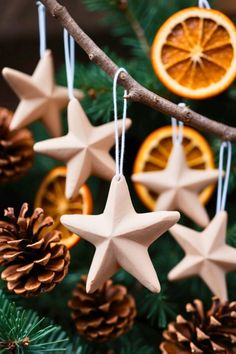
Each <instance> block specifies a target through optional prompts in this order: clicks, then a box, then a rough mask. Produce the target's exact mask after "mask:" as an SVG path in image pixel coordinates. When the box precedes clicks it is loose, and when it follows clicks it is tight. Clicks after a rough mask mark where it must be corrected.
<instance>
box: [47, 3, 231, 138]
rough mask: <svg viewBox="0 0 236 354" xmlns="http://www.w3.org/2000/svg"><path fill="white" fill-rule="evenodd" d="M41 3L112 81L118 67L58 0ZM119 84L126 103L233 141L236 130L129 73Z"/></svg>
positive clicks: (121, 76) (123, 74)
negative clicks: (125, 92) (174, 100)
mask: <svg viewBox="0 0 236 354" xmlns="http://www.w3.org/2000/svg"><path fill="white" fill-rule="evenodd" d="M41 2H42V3H43V4H44V5H45V6H46V8H47V9H48V11H49V12H50V13H51V15H52V16H53V17H55V18H56V19H57V20H58V21H59V22H60V23H61V25H62V26H63V27H64V28H66V29H67V31H68V32H69V33H70V34H71V36H73V38H74V39H75V41H76V42H77V43H78V45H79V46H80V47H81V48H82V49H83V50H84V51H85V52H86V53H87V55H88V57H89V59H90V60H91V61H92V62H94V63H95V64H96V65H98V66H99V67H100V68H101V69H102V70H104V71H105V72H106V73H107V74H108V75H109V76H111V77H112V78H113V77H114V75H115V73H116V71H117V70H118V66H117V65H116V64H115V63H114V62H113V61H112V60H111V59H110V58H109V57H108V56H107V55H106V54H105V53H104V52H103V51H102V50H101V49H100V48H99V47H98V46H97V45H96V44H95V43H94V41H93V40H92V39H91V38H90V37H89V36H88V35H87V34H86V33H85V32H84V31H83V30H82V29H81V28H80V27H79V25H78V24H77V23H76V22H75V21H74V20H73V18H72V16H71V15H70V14H69V12H68V11H67V9H66V8H65V7H64V6H62V5H60V4H59V3H58V1H57V0H41ZM118 82H119V84H120V85H122V86H123V87H125V88H126V89H127V90H128V96H127V98H128V99H129V100H131V101H134V102H139V103H142V104H145V105H147V106H149V107H151V108H153V109H155V110H157V111H159V112H162V113H164V114H167V115H168V116H172V117H175V118H176V119H178V120H180V121H183V122H184V123H185V124H187V125H190V126H192V127H194V128H196V129H199V130H202V131H205V132H207V133H212V134H214V135H216V136H218V137H219V138H220V139H222V140H229V141H233V142H236V128H234V127H230V126H228V125H226V124H223V123H219V122H217V121H214V120H212V119H209V118H207V117H205V116H203V115H201V114H199V113H196V112H194V111H193V110H191V109H189V108H188V107H179V106H178V105H176V104H174V103H172V102H171V101H168V100H167V99H165V98H163V97H161V96H158V95H157V94H155V93H153V92H151V91H149V90H148V89H146V88H145V87H143V86H142V85H140V84H139V83H138V82H137V81H136V80H135V79H134V78H133V77H132V76H130V75H129V74H125V73H122V74H121V75H120V78H119V80H118Z"/></svg>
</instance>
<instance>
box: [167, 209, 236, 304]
mask: <svg viewBox="0 0 236 354" xmlns="http://www.w3.org/2000/svg"><path fill="white" fill-rule="evenodd" d="M227 219H228V217H227V213H226V212H225V211H221V212H219V213H217V214H216V216H215V217H214V219H213V220H212V221H211V223H210V224H209V225H208V227H207V228H206V229H205V230H204V231H203V232H197V231H194V230H192V229H189V228H187V227H185V226H182V225H175V226H173V227H172V228H171V229H170V233H171V234H172V236H173V237H174V239H175V240H176V241H177V242H178V244H179V245H180V246H181V247H182V248H183V250H184V251H185V253H186V255H185V257H184V259H183V260H182V261H181V262H180V263H179V264H178V265H177V266H176V267H175V268H173V269H172V270H171V271H170V273H169V274H168V278H169V280H179V279H184V278H189V277H192V276H195V275H199V276H200V277H201V278H202V280H203V281H204V282H205V283H206V284H207V285H208V287H209V288H210V290H211V291H212V292H213V294H214V295H216V296H218V297H219V298H220V299H221V300H222V301H226V300H227V287H226V280H225V273H226V272H229V271H232V270H235V269H236V249H235V248H233V247H230V246H228V245H227V244H226V243H225V238H226V230H227Z"/></svg>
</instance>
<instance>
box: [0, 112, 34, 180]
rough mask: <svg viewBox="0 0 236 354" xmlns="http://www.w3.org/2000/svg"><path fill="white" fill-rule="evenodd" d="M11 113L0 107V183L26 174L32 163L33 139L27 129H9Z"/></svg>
mask: <svg viewBox="0 0 236 354" xmlns="http://www.w3.org/2000/svg"><path fill="white" fill-rule="evenodd" d="M12 116H13V113H12V112H10V111H8V110H7V109H6V108H2V107H0V183H5V182H12V181H14V180H16V179H18V178H19V177H21V176H23V175H25V174H26V172H27V171H28V170H29V169H30V168H31V166H32V164H33V157H34V150H33V145H34V140H33V137H32V134H31V132H30V131H29V130H28V129H17V130H15V131H12V132H10V131H9V125H10V122H11V119H12Z"/></svg>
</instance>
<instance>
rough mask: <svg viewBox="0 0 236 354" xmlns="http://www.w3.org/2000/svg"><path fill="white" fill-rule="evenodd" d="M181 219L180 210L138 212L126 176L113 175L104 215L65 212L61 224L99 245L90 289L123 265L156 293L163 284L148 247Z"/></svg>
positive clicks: (92, 269) (93, 263)
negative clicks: (159, 279)
mask: <svg viewBox="0 0 236 354" xmlns="http://www.w3.org/2000/svg"><path fill="white" fill-rule="evenodd" d="M179 218H180V214H179V213H178V212H176V211H172V212H171V211H169V212H168V211H162V212H150V213H144V214H137V213H136V211H135V210H134V207H133V205H132V202H131V198H130V194H129V190H128V186H127V183H126V180H125V178H124V176H122V177H121V178H120V180H119V181H118V180H117V178H116V177H114V178H113V180H112V182H111V186H110V190H109V194H108V199H107V203H106V206H105V210H104V212H103V214H100V215H83V216H82V215H63V216H62V217H61V223H62V224H63V225H64V226H65V227H67V228H68V229H69V230H71V231H72V232H74V233H76V234H79V235H80V237H82V238H83V239H85V240H87V241H89V242H90V243H92V244H93V245H94V246H95V247H96V251H95V254H94V258H93V261H92V265H91V267H90V270H89V274H88V279H87V284H86V290H87V292H89V293H92V292H94V291H96V290H97V289H98V288H99V287H100V286H102V285H103V284H104V282H105V281H106V280H107V279H109V278H110V277H111V276H112V275H113V274H114V273H116V272H117V270H118V269H119V267H120V266H121V267H122V268H124V269H125V270H126V271H127V272H129V273H130V274H132V275H133V276H134V277H135V278H136V279H138V280H139V281H140V283H142V284H143V285H144V286H146V287H147V288H148V289H150V290H151V291H153V292H159V291H160V284H159V281H158V277H157V275H156V272H155V269H154V267H153V265H152V262H151V260H150V257H149V254H148V247H149V246H150V245H151V244H152V243H153V242H154V241H155V240H156V239H158V238H159V237H160V236H161V235H162V234H163V233H164V232H166V231H167V230H168V229H169V228H170V227H171V226H173V225H174V224H175V223H176V222H177V221H178V220H179Z"/></svg>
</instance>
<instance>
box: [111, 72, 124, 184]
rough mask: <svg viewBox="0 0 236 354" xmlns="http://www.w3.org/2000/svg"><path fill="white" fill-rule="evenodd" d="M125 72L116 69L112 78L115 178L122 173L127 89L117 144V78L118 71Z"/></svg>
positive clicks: (118, 177)
mask: <svg viewBox="0 0 236 354" xmlns="http://www.w3.org/2000/svg"><path fill="white" fill-rule="evenodd" d="M122 72H124V73H127V71H126V70H125V69H124V68H120V69H119V70H117V72H116V74H115V76H114V80H113V104H114V123H115V140H116V148H115V149H116V152H115V155H116V156H115V158H116V178H117V179H118V180H119V179H120V177H121V176H122V175H123V165H124V153H125V123H126V115H127V99H126V98H125V97H126V96H127V90H124V105H123V116H122V133H121V144H119V129H118V113H117V92H116V91H117V90H116V89H117V80H118V77H119V75H120V73H122Z"/></svg>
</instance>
